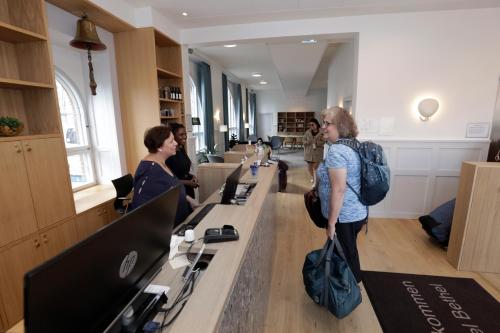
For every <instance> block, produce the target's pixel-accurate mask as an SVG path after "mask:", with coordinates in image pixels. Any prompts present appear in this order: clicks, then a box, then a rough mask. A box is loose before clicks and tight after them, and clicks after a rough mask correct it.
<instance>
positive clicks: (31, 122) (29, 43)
mask: <svg viewBox="0 0 500 333" xmlns="http://www.w3.org/2000/svg"><path fill="white" fill-rule="evenodd" d="M44 6H45V4H44V1H41V0H18V1H5V0H4V1H0V59H1V61H0V116H3V117H7V116H10V117H15V118H18V119H19V120H21V121H22V122H23V123H24V130H23V132H22V133H21V135H20V136H16V137H13V138H12V140H22V139H23V136H30V137H32V136H36V135H47V134H53V135H60V133H61V129H60V119H59V112H58V108H57V99H56V92H55V86H54V73H53V68H52V59H51V54H50V45H49V44H48V41H47V28H46V18H45V13H44V10H45V9H44V8H45V7H44ZM4 141H5V138H4Z"/></svg>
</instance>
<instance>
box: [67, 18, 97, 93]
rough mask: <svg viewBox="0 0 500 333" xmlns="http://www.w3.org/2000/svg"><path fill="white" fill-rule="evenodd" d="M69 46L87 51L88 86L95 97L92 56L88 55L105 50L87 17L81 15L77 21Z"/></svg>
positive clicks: (95, 86) (95, 85) (93, 25)
mask: <svg viewBox="0 0 500 333" xmlns="http://www.w3.org/2000/svg"><path fill="white" fill-rule="evenodd" d="M69 45H71V46H73V47H75V48H77V49H82V50H87V58H88V61H89V79H90V84H89V86H90V90H91V91H92V95H97V93H96V88H97V83H96V82H95V80H94V67H93V66H92V56H91V55H90V51H102V50H105V49H106V45H104V44H103V43H102V42H101V40H100V39H99V36H98V35H97V29H96V26H95V24H94V22H92V21H90V20H89V19H87V15H83V16H82V18H81V19H79V20H78V22H77V25H76V35H75V38H74V39H73V40H72V41H71V42H69Z"/></svg>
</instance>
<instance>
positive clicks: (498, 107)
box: [491, 80, 500, 140]
mask: <svg viewBox="0 0 500 333" xmlns="http://www.w3.org/2000/svg"><path fill="white" fill-rule="evenodd" d="M491 140H500V80H498V90H497V101H496V104H495V112H494V114H493V125H492V128H491Z"/></svg>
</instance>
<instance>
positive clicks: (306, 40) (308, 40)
mask: <svg viewBox="0 0 500 333" xmlns="http://www.w3.org/2000/svg"><path fill="white" fill-rule="evenodd" d="M317 42H318V41H317V40H316V39H305V40H303V41H302V42H301V43H302V44H316V43H317Z"/></svg>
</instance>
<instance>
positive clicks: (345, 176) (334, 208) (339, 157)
mask: <svg viewBox="0 0 500 333" xmlns="http://www.w3.org/2000/svg"><path fill="white" fill-rule="evenodd" d="M321 117H322V120H323V125H322V132H323V137H324V139H325V140H327V141H328V143H330V144H331V145H330V147H329V149H328V152H327V153H326V156H325V160H324V161H323V162H322V163H321V164H320V166H319V167H318V171H317V178H318V194H319V198H320V201H321V212H322V214H323V216H324V217H325V218H327V219H328V228H327V229H326V235H327V237H329V238H330V239H333V237H334V236H335V234H336V235H337V238H338V240H339V241H340V244H341V245H342V248H343V250H344V253H345V256H346V259H347V263H348V265H349V267H350V268H351V271H352V272H353V274H354V276H355V278H356V280H357V281H358V283H359V282H360V281H361V268H360V263H359V256H358V248H357V244H356V239H357V235H358V233H359V231H360V230H361V227H362V226H363V224H364V223H365V222H366V219H367V217H368V216H367V215H368V214H367V209H366V207H365V206H364V205H363V204H362V203H361V202H360V201H359V199H358V196H357V194H356V193H355V192H354V191H356V192H357V193H359V191H360V187H361V163H360V159H359V155H358V153H357V152H356V151H354V150H353V149H352V148H350V147H348V146H346V145H343V144H335V143H336V142H337V140H338V139H346V140H355V138H356V136H357V135H358V130H357V126H356V123H355V122H354V119H353V118H352V116H351V115H350V114H349V112H347V111H346V110H344V109H342V108H340V107H332V108H329V109H326V110H323V111H322V112H321ZM347 183H349V185H350V186H351V187H352V188H353V189H354V191H353V190H352V189H351V188H350V186H347Z"/></svg>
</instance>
